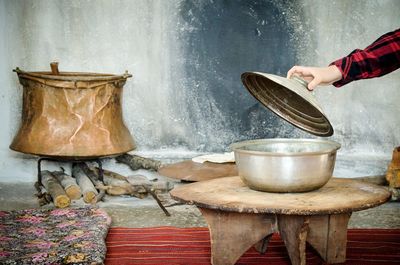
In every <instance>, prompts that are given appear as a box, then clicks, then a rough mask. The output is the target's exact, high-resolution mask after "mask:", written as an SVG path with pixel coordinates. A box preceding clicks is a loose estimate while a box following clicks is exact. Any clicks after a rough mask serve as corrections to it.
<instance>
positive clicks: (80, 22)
mask: <svg viewBox="0 0 400 265" xmlns="http://www.w3.org/2000/svg"><path fill="white" fill-rule="evenodd" d="M399 14H400V2H399V1H397V0H385V1H379V2H378V1H373V0H370V1H361V0H360V1H346V0H341V1H323V0H321V1H311V0H298V1H292V2H288V3H284V1H273V0H270V1H255V0H254V1H244V0H243V1H238V0H229V1H228V0H225V1H223V0H210V1H206V0H204V1H188V0H174V1H172V0H169V1H164V0H135V1H117V0H113V1H106V0H98V1H55V0H34V1H33V0H32V1H28V0H25V1H22V0H14V1H7V0H0V25H2V26H1V27H0V38H1V40H2V41H1V42H0V58H1V62H0V85H1V90H0V95H1V97H0V101H1V102H0V108H1V112H2V115H1V118H0V119H1V124H2V130H0V139H1V145H0V181H33V180H34V179H35V170H36V168H35V163H36V159H30V158H29V157H27V156H24V155H21V154H18V153H16V152H13V151H10V150H9V148H8V146H9V144H10V142H11V140H12V138H13V137H14V135H15V133H16V131H17V129H18V126H19V122H20V111H21V96H22V89H21V87H20V85H19V84H18V80H17V77H16V75H15V73H13V72H12V71H11V70H12V69H14V68H15V67H17V66H18V67H20V68H21V69H24V70H27V71H40V70H48V69H49V62H51V61H55V60H57V61H59V62H60V66H59V67H60V70H61V71H83V72H106V73H115V74H120V73H123V72H124V71H125V70H129V72H130V73H132V74H133V75H134V77H133V78H132V79H129V80H128V82H127V84H126V85H125V90H124V96H123V108H124V119H125V122H126V124H127V126H128V128H129V130H130V131H131V133H132V134H133V136H134V138H135V140H136V142H137V143H138V150H137V151H139V152H142V153H145V154H147V155H149V156H150V155H151V156H162V155H164V156H173V155H175V156H182V157H183V156H191V155H194V153H197V152H200V153H202V152H220V151H226V150H228V146H229V144H230V143H232V142H235V141H240V140H244V139H254V138H264V137H296V138H298V137H309V138H310V137H313V136H311V135H309V134H307V133H305V132H302V131H300V130H298V129H296V128H294V127H293V126H291V125H288V124H287V123H286V122H284V121H282V120H281V119H279V118H277V117H276V116H275V115H274V114H272V113H271V112H270V111H268V110H266V109H265V108H264V107H262V106H261V105H260V104H259V103H258V102H257V101H256V100H255V99H254V98H252V96H251V95H250V94H249V93H248V92H247V91H246V89H245V88H244V87H243V85H242V84H241V81H240V74H241V73H242V72H244V71H253V70H254V71H263V72H267V73H273V74H278V75H285V74H286V72H287V70H288V69H289V68H290V67H291V66H292V65H294V64H305V65H319V66H324V65H327V64H328V63H330V62H331V61H333V60H334V59H337V58H339V57H342V56H344V55H347V54H348V53H349V52H351V51H352V50H353V49H355V48H364V47H365V46H367V45H368V44H370V43H371V42H372V41H374V40H375V39H376V38H377V37H379V36H380V35H381V34H383V33H386V32H388V31H391V30H393V29H396V27H398V25H400V16H399ZM315 93H316V97H317V99H318V101H319V102H320V105H321V106H322V107H323V109H324V111H325V113H326V115H327V116H328V118H329V119H330V121H331V123H332V125H333V127H334V129H335V134H334V136H332V137H331V139H333V140H336V141H338V142H340V143H341V144H342V149H341V150H340V152H339V157H345V156H347V155H356V156H357V157H365V156H367V157H373V158H375V157H378V158H380V159H389V158H390V157H391V152H392V149H393V147H395V146H397V145H400V133H399V128H400V118H399V113H398V110H399V107H398V102H399V99H400V72H399V71H397V72H394V73H392V74H389V75H387V76H385V77H382V78H379V79H372V80H364V81H358V82H354V83H351V84H349V85H347V86H345V87H343V88H341V89H336V88H334V87H323V88H320V89H318V90H317V91H316V92H315ZM381 166H382V165H381Z"/></svg>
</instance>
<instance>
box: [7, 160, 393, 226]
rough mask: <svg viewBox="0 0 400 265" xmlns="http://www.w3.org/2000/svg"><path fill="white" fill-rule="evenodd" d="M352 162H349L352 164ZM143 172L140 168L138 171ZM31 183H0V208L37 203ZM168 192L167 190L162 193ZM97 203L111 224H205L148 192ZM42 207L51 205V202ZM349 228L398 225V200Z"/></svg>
mask: <svg viewBox="0 0 400 265" xmlns="http://www.w3.org/2000/svg"><path fill="white" fill-rule="evenodd" d="M352 166H353V165H351V167H352ZM141 173H143V172H141ZM144 174H147V175H146V176H148V177H149V178H155V177H156V178H158V179H162V180H166V181H169V182H172V184H173V185H174V186H179V185H185V183H182V182H180V181H179V180H174V179H168V178H164V177H162V176H159V175H158V174H156V173H153V172H152V173H150V174H149V173H147V172H144ZM35 193H36V190H35V188H34V185H33V183H0V210H16V209H28V208H36V207H39V205H38V202H37V199H36V197H35V195H34V194H35ZM164 196H168V194H167V193H166V194H164ZM82 205H84V203H83V201H74V202H73V206H82ZM97 205H98V206H99V207H100V208H102V209H104V210H105V211H107V212H108V213H109V215H110V216H111V217H112V226H118V227H154V226H176V227H195V226H206V223H205V221H204V219H203V217H202V216H201V214H200V212H199V210H198V209H197V208H196V207H195V206H192V205H173V206H170V207H167V209H168V211H169V212H170V214H171V216H166V215H165V214H164V212H163V211H162V210H161V208H160V207H159V206H158V205H157V203H156V201H155V200H154V199H153V198H152V197H151V196H148V197H146V198H144V199H138V198H135V197H129V196H116V197H113V196H107V195H106V196H105V197H104V201H101V202H98V203H97ZM43 207H52V206H51V205H47V206H43ZM349 227H351V228H400V202H388V203H385V204H383V205H381V206H378V207H375V208H372V209H368V210H364V211H359V212H355V213H353V214H352V217H351V219H350V224H349Z"/></svg>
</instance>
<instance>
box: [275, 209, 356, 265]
mask: <svg viewBox="0 0 400 265" xmlns="http://www.w3.org/2000/svg"><path fill="white" fill-rule="evenodd" d="M350 216H351V214H349V213H344V214H332V215H317V216H301V215H278V216H277V219H278V227H279V232H280V235H281V237H282V239H283V241H284V242H285V246H286V249H287V251H288V254H289V257H290V260H291V262H292V264H293V265H304V264H306V242H308V243H310V245H311V246H313V247H314V249H315V250H316V251H317V252H318V253H319V254H320V256H321V258H323V259H324V260H325V261H326V262H327V263H342V262H345V261H346V245H347V225H348V221H349V219H350Z"/></svg>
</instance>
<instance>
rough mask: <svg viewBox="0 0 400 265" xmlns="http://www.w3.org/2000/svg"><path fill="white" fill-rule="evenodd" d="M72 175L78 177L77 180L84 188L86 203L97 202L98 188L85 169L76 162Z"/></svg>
mask: <svg viewBox="0 0 400 265" xmlns="http://www.w3.org/2000/svg"><path fill="white" fill-rule="evenodd" d="M72 175H73V176H74V177H75V178H76V182H77V183H78V185H79V187H80V188H81V190H82V194H83V200H84V201H85V202H86V203H92V204H93V203H96V202H97V197H96V196H97V195H98V192H97V190H96V188H95V187H94V186H93V183H92V181H91V180H90V179H89V178H88V177H87V176H86V174H85V173H84V172H83V170H82V169H81V168H80V167H79V166H78V165H76V164H75V165H73V167H72Z"/></svg>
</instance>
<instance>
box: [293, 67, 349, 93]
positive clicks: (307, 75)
mask: <svg viewBox="0 0 400 265" xmlns="http://www.w3.org/2000/svg"><path fill="white" fill-rule="evenodd" d="M293 74H297V75H299V76H301V77H302V78H303V79H304V80H306V81H307V82H309V83H308V87H307V88H308V90H314V88H316V87H317V86H318V85H331V84H333V83H335V82H336V81H339V80H341V79H342V73H341V72H340V70H339V69H338V68H337V67H336V66H335V65H330V66H328V67H307V66H293V67H292V68H291V69H290V70H289V71H288V73H287V78H290V77H291V76H292V75H293Z"/></svg>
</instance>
